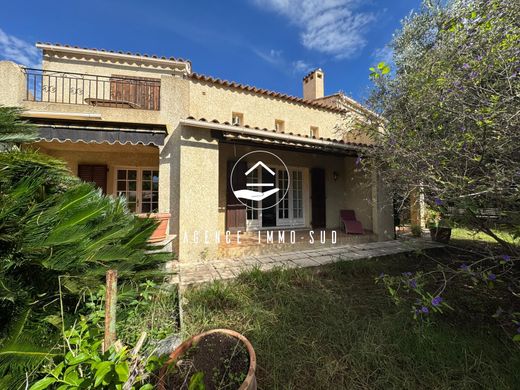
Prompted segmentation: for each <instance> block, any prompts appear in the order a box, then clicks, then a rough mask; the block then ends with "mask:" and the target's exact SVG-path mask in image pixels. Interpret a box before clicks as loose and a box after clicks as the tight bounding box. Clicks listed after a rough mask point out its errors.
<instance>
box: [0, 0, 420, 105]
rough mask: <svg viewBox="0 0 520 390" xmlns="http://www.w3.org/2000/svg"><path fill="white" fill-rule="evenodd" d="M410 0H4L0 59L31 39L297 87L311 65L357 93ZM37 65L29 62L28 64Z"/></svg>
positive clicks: (328, 87) (25, 51)
mask: <svg viewBox="0 0 520 390" xmlns="http://www.w3.org/2000/svg"><path fill="white" fill-rule="evenodd" d="M419 3H420V0H393V1H388V0H365V1H362V0H221V1H215V0H191V1H180V0H169V1H157V0H148V1H143V0H141V1H139V0H125V1H121V0H117V1H112V0H105V1H101V0H89V1H81V2H79V1H78V2H76V1H71V0H69V1H61V0H58V1H53V0H48V1H25V2H18V1H9V2H5V3H4V4H2V12H1V13H0V59H11V60H15V61H17V62H22V63H24V64H27V65H30V66H35V65H37V64H38V62H39V53H38V51H37V50H36V49H34V47H33V45H34V43H35V42H36V41H43V42H52V43H63V44H70V45H77V46H82V47H89V48H104V49H111V50H123V51H131V52H137V53H141V54H142V53H147V54H157V55H164V56H168V57H169V56H173V57H181V58H187V59H190V60H191V61H192V63H193V69H194V71H195V72H198V73H203V74H207V75H211V76H214V77H219V78H224V79H227V80H233V81H238V82H241V83H245V84H250V85H255V86H257V87H260V88H266V89H271V90H275V91H280V92H284V93H288V94H290V95H295V96H301V79H302V77H303V76H304V75H305V74H306V73H307V72H308V71H310V70H311V69H313V68H316V67H321V68H322V69H323V70H324V72H325V93H326V94H330V93H334V92H337V91H339V90H342V91H344V92H345V93H347V94H349V95H350V96H352V97H354V98H355V99H358V100H360V101H363V99H364V97H366V95H367V89H368V87H369V85H370V81H369V80H368V73H369V71H368V68H369V67H370V66H372V65H373V64H375V63H377V62H378V61H380V60H384V59H385V58H386V57H387V56H388V53H389V50H388V49H387V47H386V44H387V43H388V42H389V41H390V40H391V37H392V34H393V32H394V31H395V30H396V29H397V28H398V27H399V26H400V20H401V19H402V18H403V17H404V16H406V15H407V14H408V13H409V12H410V11H411V10H412V9H416V8H417V7H418V6H419ZM36 67H38V66H36Z"/></svg>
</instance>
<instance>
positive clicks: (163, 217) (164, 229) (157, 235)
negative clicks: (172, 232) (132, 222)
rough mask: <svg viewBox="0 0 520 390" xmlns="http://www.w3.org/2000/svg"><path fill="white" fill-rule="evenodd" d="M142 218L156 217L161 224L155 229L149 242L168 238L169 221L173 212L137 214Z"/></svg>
mask: <svg viewBox="0 0 520 390" xmlns="http://www.w3.org/2000/svg"><path fill="white" fill-rule="evenodd" d="M137 215H138V216H139V217H141V218H154V219H156V220H158V221H159V225H158V226H157V228H156V229H155V230H154V232H153V233H152V235H151V236H150V238H149V239H148V242H161V241H163V240H165V239H166V237H167V235H168V222H169V221H170V216H171V214H169V213H151V214H137Z"/></svg>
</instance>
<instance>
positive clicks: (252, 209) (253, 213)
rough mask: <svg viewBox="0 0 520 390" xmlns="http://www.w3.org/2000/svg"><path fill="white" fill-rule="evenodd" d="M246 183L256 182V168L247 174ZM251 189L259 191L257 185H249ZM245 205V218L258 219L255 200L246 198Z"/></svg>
mask: <svg viewBox="0 0 520 390" xmlns="http://www.w3.org/2000/svg"><path fill="white" fill-rule="evenodd" d="M247 183H250V184H251V183H258V169H255V170H254V171H252V172H251V173H250V174H249V175H247ZM249 189H250V190H251V191H260V188H259V187H249ZM247 205H248V206H249V207H248V208H247V219H248V220H256V219H258V210H257V209H258V204H257V202H256V201H253V200H248V201H247Z"/></svg>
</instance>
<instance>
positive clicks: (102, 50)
mask: <svg viewBox="0 0 520 390" xmlns="http://www.w3.org/2000/svg"><path fill="white" fill-rule="evenodd" d="M36 44H41V45H51V46H57V47H71V48H74V49H82V50H92V51H99V52H101V53H118V54H126V55H130V56H135V57H143V58H160V59H162V60H170V61H177V62H187V63H189V64H190V65H191V61H190V60H186V59H183V58H175V57H165V56H161V57H159V56H157V55H155V54H151V55H150V54H140V53H132V52H129V51H127V52H124V51H121V50H118V51H114V50H107V49H96V48H92V47H81V46H76V45H74V46H72V45H67V44H61V43H50V42H36Z"/></svg>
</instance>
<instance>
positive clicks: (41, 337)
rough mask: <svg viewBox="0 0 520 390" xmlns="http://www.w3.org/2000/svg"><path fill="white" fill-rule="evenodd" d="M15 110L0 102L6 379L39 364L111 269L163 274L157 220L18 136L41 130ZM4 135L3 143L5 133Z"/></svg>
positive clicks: (0, 364)
mask: <svg viewBox="0 0 520 390" xmlns="http://www.w3.org/2000/svg"><path fill="white" fill-rule="evenodd" d="M19 113H20V110H19V109H16V108H5V107H0V142H1V143H2V145H3V150H4V152H0V324H1V325H0V377H3V379H2V381H3V382H0V383H1V384H2V385H4V386H7V385H6V383H9V384H10V385H12V383H13V382H16V380H17V379H19V378H20V376H19V374H20V373H23V372H24V371H25V370H26V369H28V368H31V367H34V365H36V364H39V363H40V362H41V361H42V359H43V358H45V356H47V355H48V354H49V353H50V352H51V351H52V347H53V345H54V342H55V341H56V339H57V338H58V337H59V335H60V331H61V330H62V329H63V328H65V326H67V327H68V326H69V325H70V324H65V323H62V320H61V318H60V317H61V315H63V316H64V319H65V321H67V318H70V317H71V315H72V313H73V312H74V311H75V310H76V309H77V305H78V300H79V297H80V296H81V295H82V294H84V293H85V292H86V291H88V290H89V289H92V290H96V289H97V288H98V286H99V285H100V284H102V283H103V277H104V274H105V271H106V270H107V269H108V268H112V269H117V270H118V271H119V275H120V277H121V278H122V279H123V280H124V279H125V278H126V279H127V280H128V279H129V278H132V279H135V278H137V277H140V276H143V277H144V276H149V275H153V274H155V275H157V274H163V271H162V270H161V268H160V267H159V265H160V264H162V263H163V262H165V261H166V259H167V258H168V255H166V254H164V253H157V252H156V251H153V252H151V251H150V250H151V249H156V248H152V247H151V246H150V245H149V244H148V238H149V237H150V235H151V234H152V232H153V230H154V229H155V227H156V222H154V221H153V220H151V219H145V218H138V217H137V216H135V215H134V214H132V213H131V212H130V211H129V209H128V208H127V206H126V201H125V200H124V199H120V198H115V197H112V196H106V195H103V194H102V193H101V191H100V190H98V189H96V188H94V187H93V185H91V184H87V183H83V182H81V181H80V180H79V179H78V178H76V177H74V176H73V175H72V174H71V173H70V172H69V171H68V170H67V169H66V168H65V164H64V163H63V162H61V161H59V160H55V159H53V158H50V157H48V156H45V155H43V154H40V153H38V152H35V151H31V150H28V149H27V150H26V149H22V150H20V148H18V147H16V145H15V144H14V143H15V142H19V141H24V142H25V141H30V140H34V138H35V130H34V128H33V127H32V126H30V125H28V124H27V123H25V122H23V121H21V120H20V119H19V117H18V115H19ZM6 140H7V141H8V142H7V143H6V142H5V141H6Z"/></svg>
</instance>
